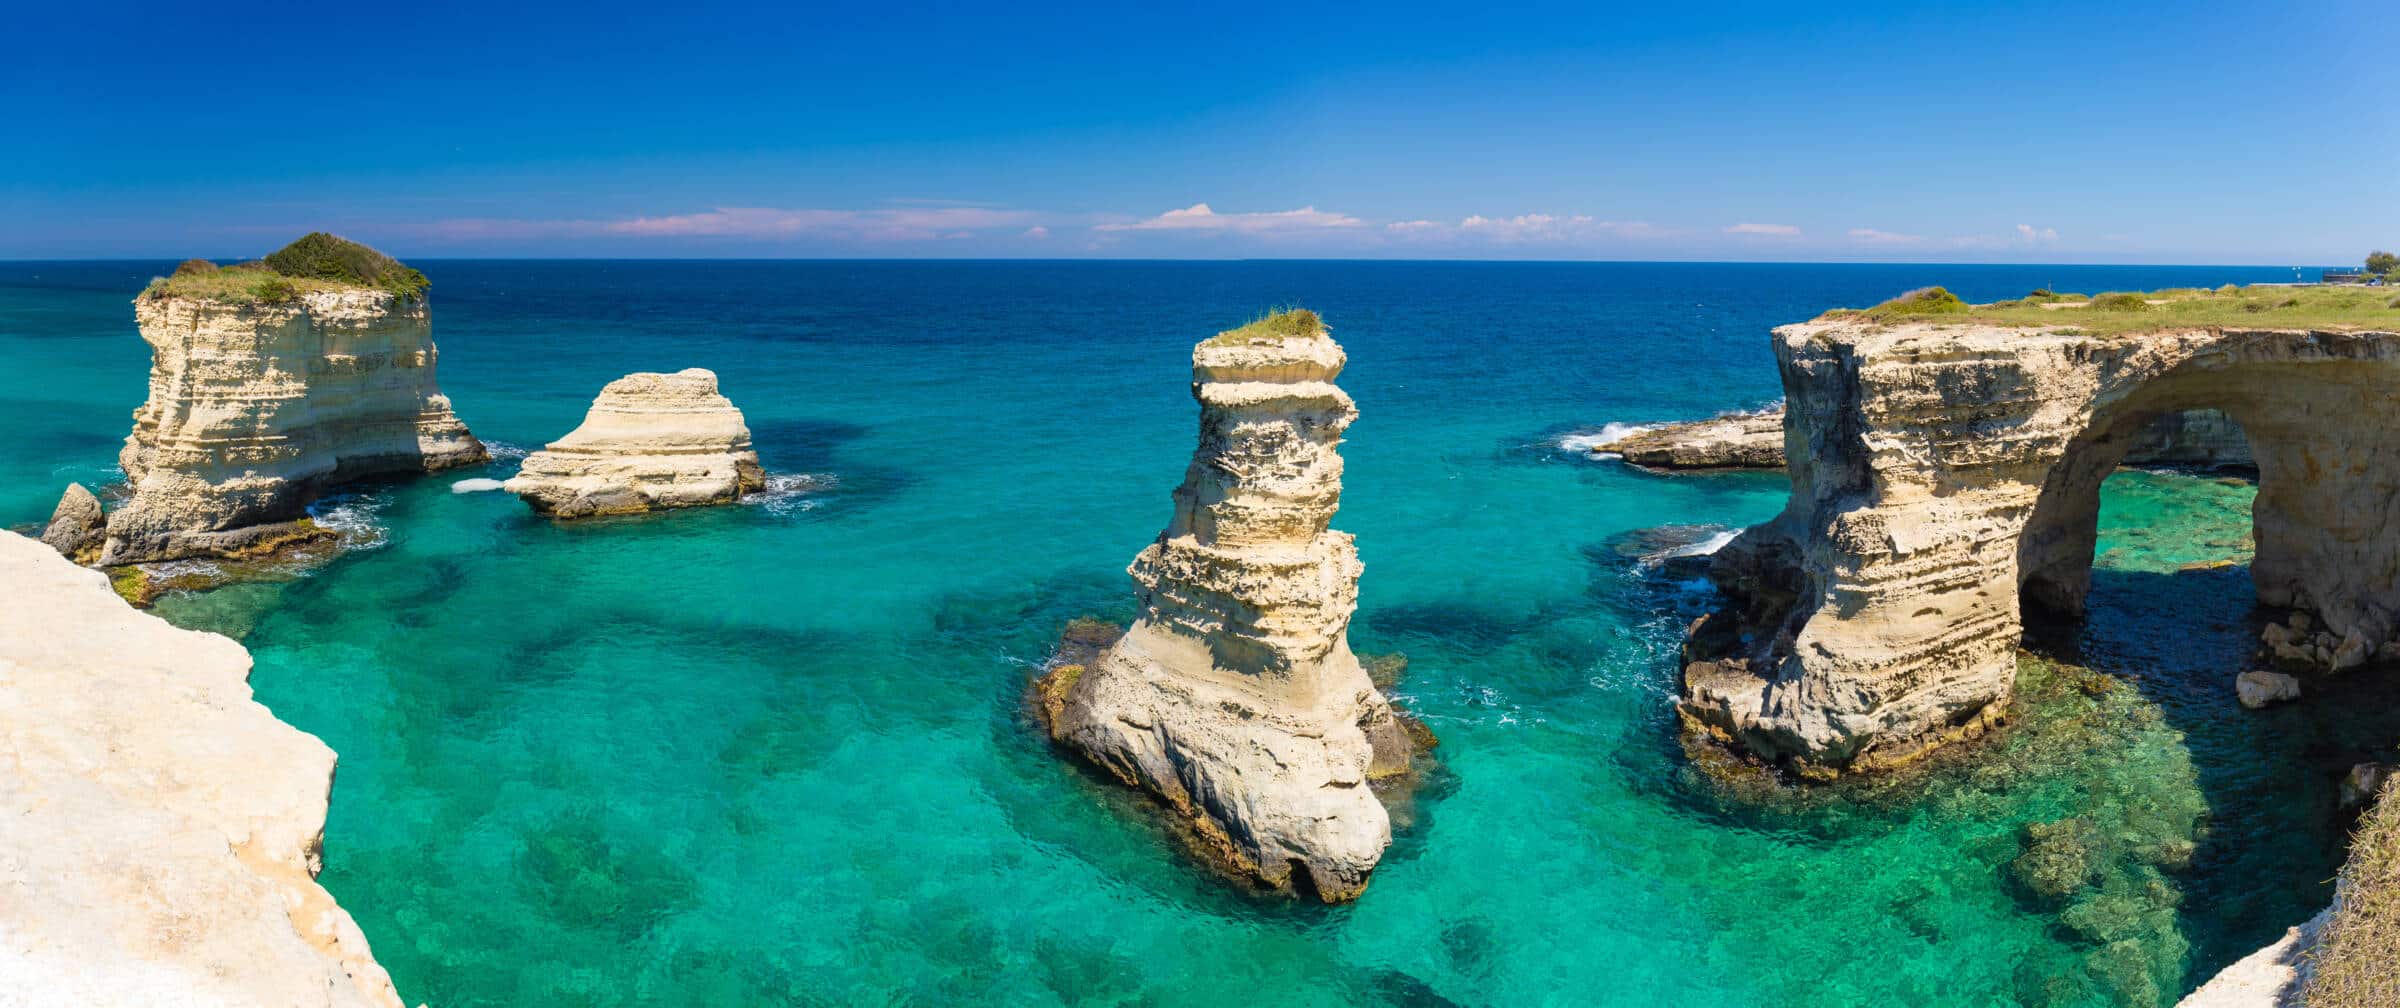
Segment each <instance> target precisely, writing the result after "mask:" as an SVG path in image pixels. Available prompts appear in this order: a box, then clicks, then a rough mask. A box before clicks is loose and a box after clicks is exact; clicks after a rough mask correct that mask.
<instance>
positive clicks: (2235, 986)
mask: <svg viewBox="0 0 2400 1008" xmlns="http://www.w3.org/2000/svg"><path fill="white" fill-rule="evenodd" d="M2332 918H2333V911H2332V910H2331V909H2327V910H2325V911H2324V912H2322V913H2319V914H2317V915H2316V916H2315V917H2311V918H2309V919H2308V921H2307V923H2304V924H2301V925H2300V926H2298V927H2295V928H2290V929H2287V930H2285V931H2284V932H2283V937H2282V938H2281V939H2279V940H2277V941H2276V942H2275V943H2274V944H2271V945H2268V946H2267V947H2265V948H2262V949H2259V950H2258V951H2256V952H2252V953H2250V954H2249V955H2246V956H2243V957H2242V958H2241V959H2239V960H2237V961H2235V962H2234V964H2233V965H2231V966H2227V967H2225V968H2224V969H2222V970H2219V971H2217V975H2216V976H2215V977H2212V978H2210V980H2209V981H2208V982H2207V983H2205V984H2202V985H2200V989H2199V990H2196V991H2193V992H2191V993H2190V994H2189V995H2186V996H2185V997H2184V999H2183V1000H2181V1001H2178V1002H2176V1003H2175V1008H2304V1006H2305V1005H2306V1003H2307V1002H2306V1001H2305V999H2304V998H2303V997H2302V992H2303V990H2304V989H2305V988H2306V986H2307V984H2308V966H2309V954H2310V953H2311V952H2313V951H2314V950H2315V949H2316V945H2317V938H2318V936H2319V935H2321V934H2322V933H2323V932H2324V930H2325V924H2326V922H2327V921H2330V920H2332Z"/></svg>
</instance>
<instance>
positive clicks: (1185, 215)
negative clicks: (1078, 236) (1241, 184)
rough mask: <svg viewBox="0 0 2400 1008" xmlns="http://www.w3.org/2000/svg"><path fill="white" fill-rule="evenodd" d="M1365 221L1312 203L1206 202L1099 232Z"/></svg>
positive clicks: (1253, 229)
mask: <svg viewBox="0 0 2400 1008" xmlns="http://www.w3.org/2000/svg"><path fill="white" fill-rule="evenodd" d="M1365 225H1366V222H1365V221H1362V220H1359V219H1358V218H1356V217H1352V216H1350V215H1349V214H1340V213H1332V212H1330V211H1325V210H1319V209H1317V208H1316V207H1313V206H1304V207H1301V208H1300V209H1298V210H1274V211H1267V212H1261V213H1218V212H1216V211H1215V210H1214V209H1211V208H1210V207H1209V205H1208V204H1206V203H1194V204H1192V205H1191V206H1188V207H1185V208H1183V209H1181V210H1169V211H1167V212H1166V213H1163V214H1159V215H1158V216H1156V217H1152V218H1149V219H1147V220H1140V221H1135V222H1133V223H1130V224H1101V225H1097V226H1096V228H1095V230H1100V231H1213V232H1220V233H1234V234H1264V233H1268V232H1280V231H1319V230H1324V229H1328V228H1355V227H1363V226H1365Z"/></svg>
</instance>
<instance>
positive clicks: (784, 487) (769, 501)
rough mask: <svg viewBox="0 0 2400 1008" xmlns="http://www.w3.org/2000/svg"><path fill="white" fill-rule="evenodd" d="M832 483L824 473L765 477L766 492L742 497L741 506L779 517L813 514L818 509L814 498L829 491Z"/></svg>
mask: <svg viewBox="0 0 2400 1008" xmlns="http://www.w3.org/2000/svg"><path fill="white" fill-rule="evenodd" d="M835 482H836V480H835V479H834V478H833V477H832V476H831V475H828V474H825V473H768V474H767V486H766V489H763V490H760V491H758V492H757V493H753V494H747V495H744V496H743V497H742V503H744V504H755V505H757V506H759V507H762V508H765V509H767V512H768V513H770V514H778V515H786V514H792V513H794V512H799V511H808V510H813V509H815V508H816V506H817V502H816V500H815V499H813V495H814V494H818V493H822V492H824V491H826V490H829V489H832V488H833V486H834V484H835Z"/></svg>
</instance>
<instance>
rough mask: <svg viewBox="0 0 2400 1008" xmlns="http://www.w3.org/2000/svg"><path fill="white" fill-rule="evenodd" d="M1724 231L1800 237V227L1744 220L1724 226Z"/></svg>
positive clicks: (1737, 233) (1739, 233)
mask: <svg viewBox="0 0 2400 1008" xmlns="http://www.w3.org/2000/svg"><path fill="white" fill-rule="evenodd" d="M1725 233H1726V234H1734V235H1770V236H1773V237H1776V238H1798V237H1800V229H1799V228H1797V227H1794V226H1793V225H1790V224H1750V223H1746V222H1745V223H1741V224H1736V225H1734V226H1732V227H1729V228H1726V229H1725Z"/></svg>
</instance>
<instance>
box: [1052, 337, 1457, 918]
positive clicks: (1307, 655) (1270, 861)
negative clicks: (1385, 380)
mask: <svg viewBox="0 0 2400 1008" xmlns="http://www.w3.org/2000/svg"><path fill="white" fill-rule="evenodd" d="M1343 363H1344V357H1343V353H1342V349H1341V347H1340V346H1338V345H1337V344H1335V343H1334V342H1333V340H1332V339H1331V338H1329V337H1327V336H1325V335H1324V334H1323V332H1322V331H1318V332H1316V333H1314V334H1313V335H1306V336H1281V337H1271V338H1257V339H1236V338H1233V337H1230V336H1229V337H1219V338H1218V339H1217V340H1212V341H1209V342H1205V343H1202V344H1200V345H1199V347H1197V348H1196V349H1195V350H1194V351H1193V354H1192V371H1193V395H1194V397H1195V398H1197V399H1199V401H1200V444H1199V447H1198V449H1197V450H1196V451H1195V452H1193V455H1192V463H1191V467H1190V469H1189V470H1188V471H1187V472H1186V473H1185V475H1184V481H1183V485H1182V486H1180V487H1178V488H1177V489H1176V491H1175V495H1174V496H1175V516H1174V519H1173V520H1172V521H1171V522H1170V523H1169V524H1168V526H1167V528H1166V531H1164V532H1162V533H1161V534H1160V535H1159V538H1158V541H1157V542H1155V543H1153V544H1151V545H1150V547H1149V548H1147V549H1144V550H1143V551H1142V552H1141V554H1140V555H1139V556H1137V557H1135V558H1134V561H1133V565H1132V567H1131V568H1130V569H1129V573H1131V574H1132V575H1133V579H1134V584H1135V587H1136V590H1137V591H1138V593H1139V603H1140V605H1139V611H1138V615H1137V616H1136V618H1135V620H1134V623H1133V626H1132V628H1131V629H1130V630H1128V631H1127V632H1126V633H1125V635H1124V636H1123V637H1122V638H1120V639H1118V640H1117V641H1116V642H1115V643H1114V644H1112V645H1111V646H1110V647H1109V648H1108V650H1107V651H1106V652H1104V653H1103V654H1102V655H1101V656H1100V658H1099V659H1098V660H1097V661H1095V662H1093V663H1092V664H1091V666H1090V667H1089V668H1088V669H1084V670H1082V671H1081V672H1080V673H1079V675H1077V677H1076V678H1074V679H1073V681H1072V683H1071V684H1070V685H1067V686H1065V688H1064V689H1063V691H1062V692H1063V703H1061V705H1060V711H1059V713H1058V714H1057V716H1056V717H1055V718H1053V719H1052V721H1051V724H1050V726H1049V727H1050V730H1051V734H1052V737H1053V738H1054V739H1056V740H1057V741H1059V742H1060V743H1061V744H1062V745H1064V746H1066V747H1068V748H1070V749H1072V750H1074V751H1076V752H1079V753H1081V754H1082V755H1083V756H1085V757H1087V758H1089V759H1090V760H1091V761H1092V762H1094V763H1096V764H1098V765H1099V766H1101V767H1103V768H1104V769H1106V770H1108V771H1109V772H1111V773H1112V774H1114V775H1115V776H1117V777H1118V778H1119V779H1121V780H1123V781H1125V782H1126V783H1128V784H1131V785H1135V786H1138V787H1142V788H1145V789H1147V790H1149V791H1150V792H1151V793H1152V794H1154V795H1156V796H1157V797H1159V798H1160V799H1161V800H1162V801H1163V802H1165V803H1166V804H1167V805H1168V806H1169V807H1170V808H1171V809H1173V810H1175V811H1176V812H1177V813H1178V814H1180V815H1182V816H1184V817H1185V818H1186V819H1187V820H1188V821H1189V822H1190V823H1191V824H1192V825H1193V826H1194V827H1195V829H1196V831H1197V832H1198V833H1199V834H1200V836H1201V837H1202V838H1203V839H1204V840H1205V841H1206V842H1207V843H1208V844H1209V845H1210V846H1211V847H1213V848H1214V849H1215V851H1216V853H1217V854H1219V855H1220V856H1221V857H1222V859H1223V860H1224V861H1226V862H1227V863H1229V864H1230V865H1231V866H1232V867H1234V868H1236V869H1238V870H1240V871H1242V872H1244V873H1247V874H1249V875H1251V876H1253V877H1255V878H1257V879H1258V880H1260V881H1261V882H1264V883H1266V884H1268V885H1270V886H1275V887H1287V888H1305V889H1310V890H1313V891H1314V892H1315V893H1316V894H1317V895H1318V896H1319V897H1321V898H1323V899H1325V900H1327V901H1329V902H1331V901H1339V900H1345V899H1350V898H1353V897H1355V896H1357V895H1358V894H1359V893H1360V892H1362V891H1364V890H1365V888H1366V885H1367V877H1368V873H1369V872H1370V871H1372V870H1373V869H1374V867H1375V864H1376V862H1377V861H1378V860H1380V859H1381V857H1382V856H1383V850H1384V848H1385V846H1387V845H1388V844H1389V843H1390V842H1391V825H1390V819H1389V816H1388V815H1387V813H1386V811H1385V809H1384V807H1383V805H1382V803H1381V802H1380V801H1379V800H1378V799H1377V798H1376V796H1375V794H1374V793H1373V791H1372V790H1371V789H1370V788H1369V787H1368V781H1369V779H1370V777H1371V776H1380V775H1383V774H1388V773H1396V772H1399V771H1401V770H1404V769H1405V768H1406V766H1407V764H1408V752H1409V748H1408V741H1407V738H1406V736H1405V734H1404V732H1403V731H1402V730H1401V728H1400V726H1399V724H1398V723H1397V722H1396V720H1395V719H1394V716H1393V714H1392V710H1391V705H1390V704H1389V703H1388V702H1387V701H1386V700H1385V699H1384V697H1383V695H1382V694H1381V693H1379V692H1377V691H1376V689H1375V686H1374V684H1373V683H1371V682H1370V681H1369V680H1368V677H1367V673H1366V672H1365V671H1364V670H1362V669H1361V668H1360V666H1359V662H1358V658H1357V657H1356V656H1355V655H1353V654H1352V653H1351V651H1350V643H1349V639H1348V630H1349V625H1350V617H1351V614H1352V612H1353V611H1354V610H1355V609H1356V608H1357V602H1358V575H1359V571H1360V565H1359V561H1358V552H1357V549H1356V547H1354V546H1353V545H1352V543H1351V538H1350V536H1348V535H1347V534H1344V533H1341V532H1335V531H1331V530H1330V529H1328V528H1327V525H1328V523H1329V522H1330V521H1331V520H1332V517H1333V512H1334V509H1335V508H1336V507H1337V506H1338V505H1339V504H1340V502H1341V476H1342V459H1341V455H1340V454H1339V453H1338V452H1337V450H1336V448H1337V446H1338V445H1339V444H1340V442H1341V435H1342V431H1343V430H1344V429H1345V428H1347V427H1348V426H1349V425H1350V422H1351V420H1352V419H1354V418H1355V417H1356V416H1357V409H1356V408H1355V407H1353V406H1352V405H1351V402H1350V397H1349V396H1348V395H1345V394H1344V393H1343V392H1342V390H1341V389H1339V388H1336V387H1334V385H1333V384H1332V383H1333V379H1334V378H1335V377H1337V376H1338V375H1340V373H1341V369H1342V365H1343Z"/></svg>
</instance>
